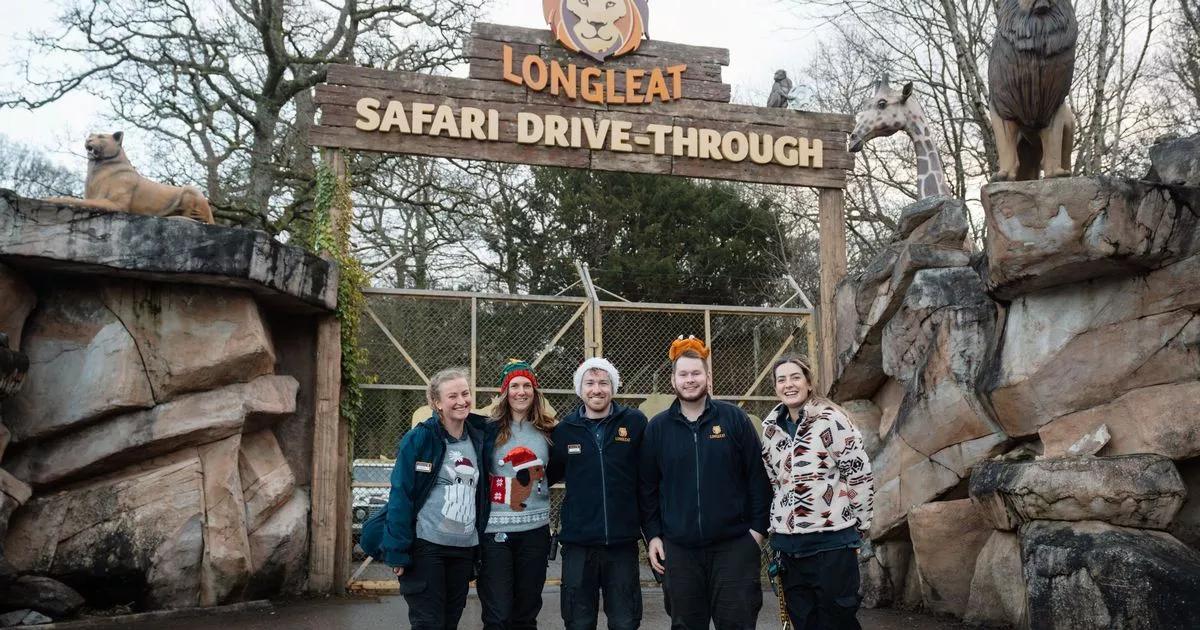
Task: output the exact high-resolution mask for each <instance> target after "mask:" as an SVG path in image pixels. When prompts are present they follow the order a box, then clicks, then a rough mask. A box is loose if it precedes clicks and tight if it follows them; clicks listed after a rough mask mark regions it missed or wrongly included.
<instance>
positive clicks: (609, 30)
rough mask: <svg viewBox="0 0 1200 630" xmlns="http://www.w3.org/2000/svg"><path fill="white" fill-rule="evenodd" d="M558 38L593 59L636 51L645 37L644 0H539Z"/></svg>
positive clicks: (645, 4)
mask: <svg viewBox="0 0 1200 630" xmlns="http://www.w3.org/2000/svg"><path fill="white" fill-rule="evenodd" d="M542 13H543V14H544V15H545V16H546V23H547V24H549V25H550V30H551V31H552V32H553V33H554V36H555V37H556V38H557V39H558V41H560V42H562V44H563V45H564V46H566V47H567V48H569V49H570V50H573V51H575V52H581V53H583V54H585V55H587V56H589V57H591V58H593V59H595V60H596V61H604V60H605V59H607V58H609V57H619V56H621V55H624V54H625V53H629V52H633V51H634V50H637V48H638V46H640V45H641V43H642V40H643V39H644V38H645V37H646V20H647V18H648V16H649V11H648V8H647V0H542Z"/></svg>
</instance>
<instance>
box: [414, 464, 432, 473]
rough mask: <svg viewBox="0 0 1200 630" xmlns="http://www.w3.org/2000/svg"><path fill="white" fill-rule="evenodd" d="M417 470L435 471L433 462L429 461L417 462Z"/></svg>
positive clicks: (424, 471)
mask: <svg viewBox="0 0 1200 630" xmlns="http://www.w3.org/2000/svg"><path fill="white" fill-rule="evenodd" d="M417 472H423V473H427V472H433V464H431V463H429V462H417Z"/></svg>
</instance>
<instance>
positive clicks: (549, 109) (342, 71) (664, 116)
mask: <svg viewBox="0 0 1200 630" xmlns="http://www.w3.org/2000/svg"><path fill="white" fill-rule="evenodd" d="M701 83H704V84H705V85H707V86H716V85H721V84H716V83H712V82H701ZM705 89H708V88H705ZM712 96H714V97H716V96H718V95H716V94H715V93H714V94H713V95H712ZM361 98H373V99H376V100H378V101H379V102H380V103H386V102H389V101H396V102H400V103H408V104H411V103H418V102H419V103H427V104H430V105H434V106H443V105H444V106H447V107H450V108H452V110H454V111H460V110H461V109H462V108H466V107H472V108H477V109H480V110H484V111H486V110H495V111H496V113H497V119H496V123H497V124H496V133H495V136H494V139H490V140H479V139H475V138H455V137H450V135H449V134H442V135H438V136H431V135H428V134H409V133H402V132H399V131H396V130H393V131H391V132H386V133H385V132H379V131H364V130H361V129H358V128H357V127H356V122H357V121H359V119H360V116H359V114H358V112H357V103H358V100H359V99H361ZM315 100H316V102H317V103H318V104H319V105H320V108H321V124H320V125H319V126H317V127H314V128H313V129H312V130H311V132H310V134H309V135H310V141H311V142H312V143H313V144H315V145H317V146H325V147H339V148H347V149H355V150H362V151H376V152H385V153H404V154H414V155H427V156H433V157H448V158H461V159H478V160H488V161H495V162H510V163H519V164H530V165H544V166H565V167H568V168H581V169H583V168H586V169H595V170H606V171H623V172H633V173H654V174H664V175H678V176H683V177H700V178H706V179H724V180H733V181H745V182H755V183H767V184H782V185H791V186H809V187H815V188H844V187H845V185H846V171H848V170H849V169H851V168H853V167H854V160H853V157H852V156H851V155H850V153H849V152H847V151H846V133H847V132H848V130H849V128H850V127H851V126H852V124H853V120H852V119H851V118H850V117H849V116H844V115H840V114H824V113H814V112H800V111H796V110H788V109H782V108H766V107H750V106H745V105H731V104H728V103H720V102H700V101H694V100H693V101H688V100H683V101H677V102H672V103H654V104H649V105H642V106H605V105H596V104H590V103H586V102H583V101H570V100H566V99H564V98H560V97H555V96H551V95H548V94H541V93H534V92H529V93H526V91H525V88H523V87H519V86H515V85H512V84H508V83H505V82H502V81H485V80H480V79H461V78H455V77H431V76H429V75H423V74H417V73H412V72H393V71H386V70H379V69H374V68H357V67H353V66H345V65H333V66H330V69H329V74H328V84H326V85H320V86H317V89H316V95H315ZM523 112H525V113H528V114H533V115H536V116H538V117H545V116H548V115H556V116H562V117H565V118H568V119H570V120H575V119H580V120H589V119H590V120H591V121H592V123H591V124H593V125H601V124H608V123H604V122H603V121H606V120H607V121H621V122H628V123H632V127H631V130H630V133H631V139H632V140H631V145H632V148H631V150H628V151H625V150H621V151H617V150H612V147H611V146H609V145H607V144H605V145H603V146H600V147H598V148H596V149H592V148H590V147H588V146H587V143H578V144H577V146H573V147H568V146H547V145H546V144H545V142H544V141H542V142H540V143H534V144H530V143H520V142H518V141H517V138H518V127H517V118H518V114H520V113H523ZM648 124H658V125H667V126H670V127H680V128H683V129H688V130H691V133H693V134H694V133H698V131H696V130H698V129H710V130H713V131H715V132H717V133H718V134H722V135H723V134H726V133H729V132H738V133H741V134H750V133H754V134H758V136H757V137H760V138H763V137H765V136H768V135H769V136H771V137H773V138H780V137H782V136H795V137H799V138H806V139H808V141H809V142H812V143H816V142H817V141H819V142H820V143H821V146H822V151H821V158H822V167H821V168H809V167H799V166H785V165H783V164H780V163H778V162H775V161H772V162H770V163H767V164H757V163H755V162H754V161H753V160H752V159H749V158H747V159H744V160H742V161H732V160H728V159H715V158H711V157H709V158H700V157H688V156H686V155H678V156H676V155H674V154H673V149H674V148H675V147H674V140H673V136H672V135H671V134H670V133H668V134H667V135H665V136H663V138H662V139H663V141H664V143H665V144H664V145H663V147H662V148H663V151H661V152H659V153H655V152H654V146H653V145H654V136H653V134H651V133H650V132H649V131H648V130H647V125H648ZM681 133H682V132H681ZM742 137H743V138H744V137H746V136H744V135H743V136H742ZM681 146H682V145H681ZM706 155H707V153H706Z"/></svg>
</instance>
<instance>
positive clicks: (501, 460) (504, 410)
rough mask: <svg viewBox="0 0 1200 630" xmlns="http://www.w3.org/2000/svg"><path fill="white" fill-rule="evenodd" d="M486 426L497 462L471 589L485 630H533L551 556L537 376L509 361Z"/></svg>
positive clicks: (548, 424)
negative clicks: (479, 561) (489, 427)
mask: <svg viewBox="0 0 1200 630" xmlns="http://www.w3.org/2000/svg"><path fill="white" fill-rule="evenodd" d="M490 424H491V425H492V427H493V431H492V433H494V434H495V435H496V444H495V451H494V452H495V455H494V456H493V457H492V460H491V461H489V462H488V472H489V473H490V474H489V492H490V497H491V514H490V516H489V518H488V523H487V528H486V529H485V530H484V537H483V540H482V541H480V544H481V553H482V558H483V565H482V567H481V570H480V575H479V579H478V580H477V581H476V586H477V588H478V590H479V602H480V604H481V605H482V608H483V627H484V628H485V629H486V630H524V629H526V628H528V629H529V630H533V629H535V628H537V616H538V612H539V611H541V609H542V586H543V585H544V584H545V583H546V558H547V557H548V556H549V554H550V487H549V483H548V481H547V479H546V465H547V464H548V463H549V461H550V433H551V432H552V431H553V430H554V425H555V420H554V418H553V417H552V416H551V415H549V414H548V413H547V412H546V408H545V406H544V403H543V401H542V395H541V392H540V391H538V380H537V375H536V374H534V372H533V368H532V367H531V366H530V365H529V364H528V363H526V362H524V361H518V360H516V359H513V360H511V361H509V363H508V364H507V365H505V366H504V369H502V370H501V371H500V395H499V397H498V399H497V401H496V407H495V409H494V410H493V411H492V416H491V421H490Z"/></svg>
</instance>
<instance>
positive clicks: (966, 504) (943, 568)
mask: <svg viewBox="0 0 1200 630" xmlns="http://www.w3.org/2000/svg"><path fill="white" fill-rule="evenodd" d="M909 524H910V527H911V529H910V533H911V534H912V541H913V554H914V556H913V557H914V560H915V562H916V563H917V571H918V572H919V573H920V576H921V593H922V596H923V598H924V602H925V605H926V606H929V607H930V608H931V609H932V610H934V611H935V612H940V613H950V614H953V615H955V616H956V617H960V618H961V617H962V616H963V615H964V614H965V613H966V611H967V603H968V601H969V600H970V596H971V580H972V578H973V577H974V575H975V564H976V558H977V557H978V556H979V552H980V550H981V549H983V546H984V545H985V544H986V543H987V541H988V538H990V537H991V534H992V530H991V527H990V526H989V525H988V523H987V521H985V520H984V519H983V518H982V517H981V516H980V515H979V513H978V511H976V509H975V506H974V505H972V504H971V501H970V499H961V500H958V501H938V502H935V503H927V504H925V505H922V506H919V507H917V508H914V509H913V510H912V512H910V513H909Z"/></svg>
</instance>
